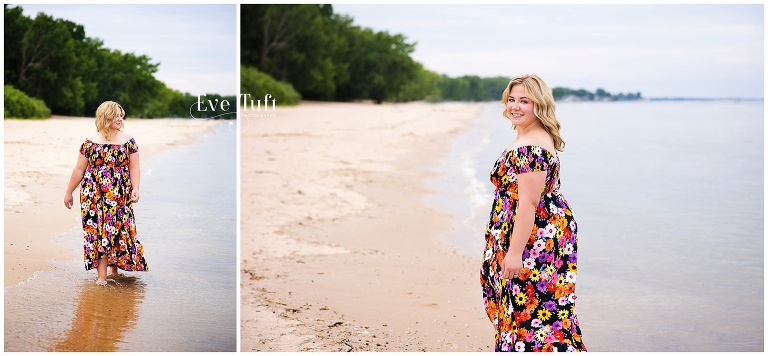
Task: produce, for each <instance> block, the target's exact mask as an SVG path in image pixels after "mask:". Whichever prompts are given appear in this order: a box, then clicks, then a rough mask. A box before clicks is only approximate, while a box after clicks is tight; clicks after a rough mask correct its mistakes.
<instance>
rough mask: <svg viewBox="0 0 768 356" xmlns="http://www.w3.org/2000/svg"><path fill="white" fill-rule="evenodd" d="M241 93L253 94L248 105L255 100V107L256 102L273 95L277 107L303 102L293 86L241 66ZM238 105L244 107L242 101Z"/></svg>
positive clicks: (254, 69)
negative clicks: (267, 95)
mask: <svg viewBox="0 0 768 356" xmlns="http://www.w3.org/2000/svg"><path fill="white" fill-rule="evenodd" d="M240 93H241V94H251V96H250V97H248V103H250V100H253V102H254V106H255V105H256V104H255V103H256V100H264V96H265V95H266V94H270V95H272V98H274V99H276V101H275V104H277V105H296V104H298V103H299V102H300V101H301V94H299V92H297V91H296V89H294V88H293V85H291V84H288V83H285V82H281V81H278V80H277V79H275V78H272V77H271V76H269V75H267V74H265V73H262V72H260V71H259V70H258V69H256V68H253V67H248V66H240ZM270 101H271V100H270ZM238 105H242V99H240V100H238ZM262 105H265V103H262ZM249 107H250V104H249Z"/></svg>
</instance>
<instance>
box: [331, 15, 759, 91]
mask: <svg viewBox="0 0 768 356" xmlns="http://www.w3.org/2000/svg"><path fill="white" fill-rule="evenodd" d="M333 7H334V12H335V13H340V14H347V15H349V16H351V17H352V18H353V19H354V23H355V24H356V25H360V26H363V27H370V28H373V29H374V30H377V31H387V32H390V33H393V34H394V33H401V34H403V35H405V36H406V37H407V38H408V40H409V41H410V42H417V45H416V50H415V51H414V53H413V54H412V56H413V58H414V59H415V60H417V61H419V62H421V63H422V64H424V66H425V67H426V68H427V69H430V70H433V71H435V72H438V73H443V74H448V75H449V76H454V77H455V76H462V75H468V74H476V75H479V76H506V77H510V76H513V75H517V74H526V73H535V74H538V75H539V76H541V77H542V78H543V79H544V80H545V81H547V83H548V84H550V86H564V87H569V88H574V89H578V88H584V89H587V90H590V91H594V90H595V89H597V88H603V89H605V90H607V91H609V92H612V93H618V92H633V93H634V92H638V91H639V92H641V93H642V94H643V96H644V97H673V96H685V97H749V98H762V97H763V79H764V73H763V72H764V63H763V61H764V58H763V55H764V41H763V40H764V29H763V17H764V10H763V5H755V4H753V5H562V4H558V5H407V4H404V5H355V4H337V5H334V6H333Z"/></svg>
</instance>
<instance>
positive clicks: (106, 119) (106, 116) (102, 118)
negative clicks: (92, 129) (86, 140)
mask: <svg viewBox="0 0 768 356" xmlns="http://www.w3.org/2000/svg"><path fill="white" fill-rule="evenodd" d="M118 114H122V115H123V119H125V110H123V107H122V106H120V104H118V103H116V102H114V101H105V102H103V103H101V105H99V108H98V109H96V131H98V132H101V133H102V134H103V135H104V138H106V139H107V140H109V126H110V125H111V124H112V120H113V119H114V118H115V116H117V115H118ZM124 126H125V123H123V124H121V125H120V128H121V129H122V128H123V127H124Z"/></svg>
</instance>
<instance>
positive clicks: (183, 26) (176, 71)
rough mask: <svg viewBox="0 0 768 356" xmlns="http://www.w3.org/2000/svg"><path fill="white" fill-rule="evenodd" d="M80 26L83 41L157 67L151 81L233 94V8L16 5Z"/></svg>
mask: <svg viewBox="0 0 768 356" xmlns="http://www.w3.org/2000/svg"><path fill="white" fill-rule="evenodd" d="M19 6H21V7H22V8H23V9H24V14H25V15H26V16H29V17H32V18H34V17H35V16H36V15H37V13H38V12H44V13H46V14H48V15H51V16H53V17H54V18H64V19H67V20H70V21H72V22H75V23H78V24H80V25H83V26H84V27H85V34H86V36H88V37H96V38H99V39H101V40H103V41H104V47H106V48H109V49H116V50H119V51H121V52H123V53H130V52H133V53H134V54H136V55H147V56H148V57H150V58H151V59H152V61H151V62H152V63H158V62H159V63H160V66H159V67H158V71H157V73H156V74H155V78H157V79H159V80H160V81H163V82H165V84H166V85H167V86H168V87H170V88H173V89H176V90H179V91H181V92H188V93H191V94H193V95H199V94H207V93H213V94H222V95H237V92H238V89H239V88H238V87H237V83H238V82H237V69H238V63H239V61H238V58H237V46H238V44H237V33H236V32H237V5H235V4H229V5H184V4H179V5H53V4H44V5H29V4H22V5H19Z"/></svg>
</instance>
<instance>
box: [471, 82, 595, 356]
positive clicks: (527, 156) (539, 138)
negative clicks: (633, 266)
mask: <svg viewBox="0 0 768 356" xmlns="http://www.w3.org/2000/svg"><path fill="white" fill-rule="evenodd" d="M502 103H503V104H505V105H506V108H505V109H504V111H503V115H504V117H506V118H507V119H509V121H510V122H511V123H512V125H513V128H514V129H515V130H516V131H517V138H516V139H515V140H514V141H513V142H512V144H511V145H509V147H508V148H507V149H506V150H505V151H504V152H503V153H502V155H501V157H499V159H498V160H497V161H496V164H495V165H494V166H493V169H492V170H491V182H492V183H493V184H494V185H495V186H496V193H495V197H494V201H493V206H492V208H491V214H490V221H489V222H488V225H487V227H486V230H485V242H486V247H485V254H484V256H483V263H482V271H481V275H480V282H481V284H482V288H483V299H484V301H485V310H486V313H487V314H488V317H489V318H490V320H491V322H492V323H493V325H494V327H495V329H496V338H495V341H496V342H495V343H496V346H495V350H496V351H587V348H586V347H585V346H584V343H583V342H582V340H581V330H580V329H579V321H578V318H577V317H576V312H575V301H576V294H575V287H576V271H577V267H576V246H577V238H576V220H575V219H574V218H573V214H572V212H571V209H570V207H569V205H568V202H567V201H566V200H565V198H564V197H563V196H562V194H560V190H559V188H560V173H559V172H560V160H559V158H558V156H557V151H562V150H563V148H564V146H565V142H563V139H562V138H561V137H560V123H559V122H558V121H557V118H556V117H555V101H554V98H553V97H552V90H551V89H550V88H549V86H547V84H546V83H544V81H543V80H541V78H539V77H537V76H535V75H523V76H519V77H515V78H513V79H512V81H510V82H509V85H507V88H506V89H505V90H504V93H503V94H502Z"/></svg>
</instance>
